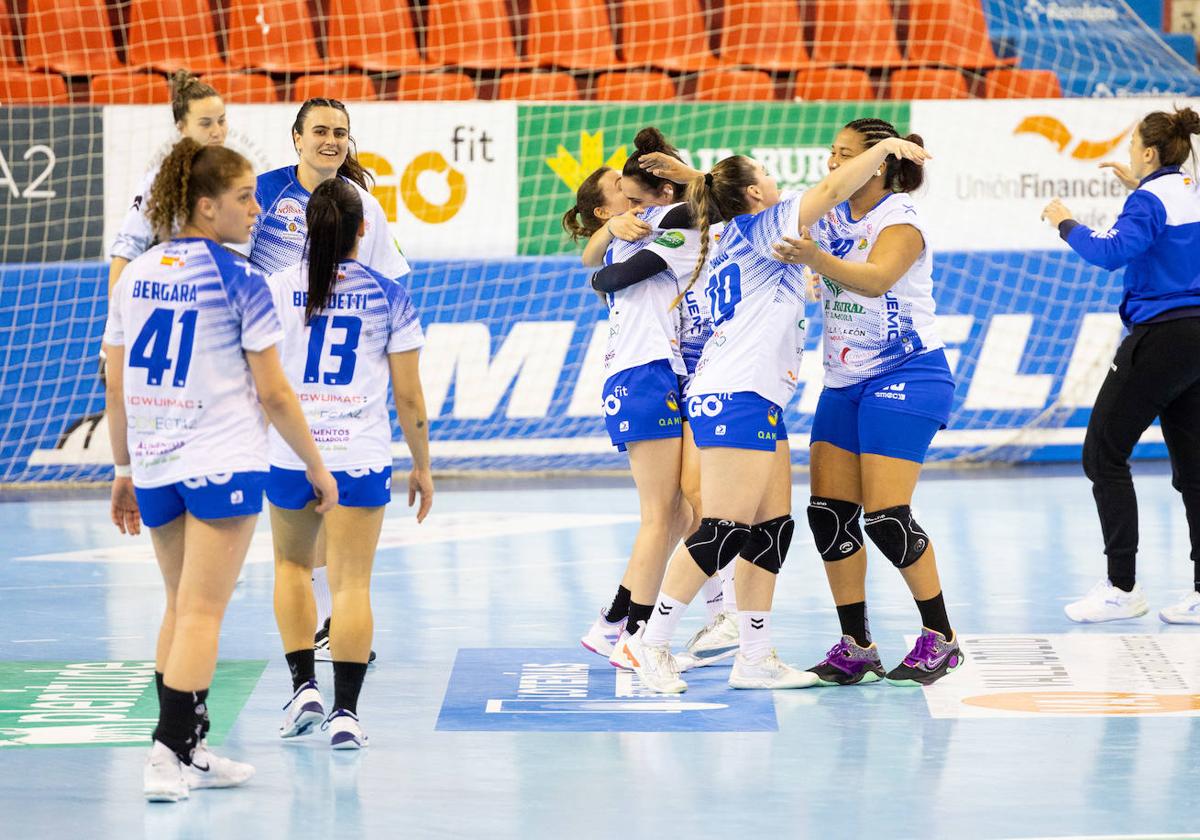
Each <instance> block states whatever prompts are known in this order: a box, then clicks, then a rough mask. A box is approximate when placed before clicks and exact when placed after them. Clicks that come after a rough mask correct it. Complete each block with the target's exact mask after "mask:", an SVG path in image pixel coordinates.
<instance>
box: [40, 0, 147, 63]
mask: <svg viewBox="0 0 1200 840" xmlns="http://www.w3.org/2000/svg"><path fill="white" fill-rule="evenodd" d="M23 31H24V33H25V40H24V45H25V66H26V67H28V68H30V69H42V68H48V69H51V70H57V71H58V72H60V73H62V74H64V75H67V76H90V75H92V74H93V73H115V72H118V71H120V70H124V69H125V66H124V65H123V64H121V62H120V60H119V59H118V58H117V50H116V47H115V46H114V44H113V36H112V29H111V28H110V25H109V20H108V10H107V9H106V8H105V6H104V0H73V1H72V2H70V3H64V2H62V0H28V3H27V4H26V6H25V20H24V29H23Z"/></svg>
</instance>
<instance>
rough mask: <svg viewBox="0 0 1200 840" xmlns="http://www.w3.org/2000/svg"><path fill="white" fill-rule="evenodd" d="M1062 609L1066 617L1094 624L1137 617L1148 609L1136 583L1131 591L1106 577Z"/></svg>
mask: <svg viewBox="0 0 1200 840" xmlns="http://www.w3.org/2000/svg"><path fill="white" fill-rule="evenodd" d="M1063 611H1064V612H1066V614H1067V618H1069V619H1071V620H1072V621H1078V622H1079V623H1080V624H1095V623H1097V622H1101V621H1121V620H1122V619H1127V618H1138V617H1140V616H1143V615H1145V614H1146V613H1148V612H1149V611H1150V605H1149V604H1147V603H1146V596H1145V595H1143V594H1142V588H1141V587H1140V586H1138V585H1137V584H1136V583H1135V584H1134V585H1133V591H1132V592H1126V591H1125V590H1123V589H1119V588H1117V587H1115V586H1113V585H1112V583H1111V582H1109V580H1108V579H1107V578H1105V579H1104V580H1102V581H1100V582H1099V583H1097V584H1096V585H1095V586H1093V587H1092V588H1091V589H1090V590H1089V591H1088V594H1086V595H1084V596H1083V597H1082V598H1080V599H1079V600H1078V601H1075V602H1074V603H1071V604H1067V605H1066V606H1065V607H1064V608H1063Z"/></svg>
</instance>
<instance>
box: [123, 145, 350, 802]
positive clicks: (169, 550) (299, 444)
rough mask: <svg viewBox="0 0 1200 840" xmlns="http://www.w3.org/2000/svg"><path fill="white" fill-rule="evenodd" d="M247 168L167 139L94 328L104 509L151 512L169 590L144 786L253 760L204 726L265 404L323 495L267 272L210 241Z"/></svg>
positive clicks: (226, 238) (175, 793) (249, 509)
mask: <svg viewBox="0 0 1200 840" xmlns="http://www.w3.org/2000/svg"><path fill="white" fill-rule="evenodd" d="M254 183H255V182H254V172H253V170H252V169H251V168H250V164H249V163H248V162H247V161H246V159H245V158H243V157H242V156H241V155H239V154H237V153H236V152H233V151H231V150H229V149H225V148H221V147H218V146H201V145H200V144H198V143H196V142H195V141H194V140H192V139H190V138H184V139H183V140H180V141H179V142H178V143H177V144H176V145H175V147H174V149H172V151H171V153H170V154H169V155H168V156H167V158H166V160H164V161H163V164H162V168H161V169H160V171H159V174H158V178H157V179H155V182H154V185H153V188H152V190H151V193H150V218H151V220H152V221H153V223H154V225H155V228H156V230H157V231H159V233H160V234H161V235H162V237H163V238H164V239H169V240H170V241H167V242H164V243H163V244H161V245H156V246H154V247H153V248H151V249H150V250H148V251H147V252H146V253H144V254H142V255H141V256H140V257H137V258H136V259H134V260H133V261H132V262H130V264H129V266H128V267H127V268H126V270H125V271H124V272H123V273H122V275H121V279H120V280H119V281H118V282H117V286H116V288H115V289H114V290H113V294H112V299H111V305H110V307H109V315H108V323H107V325H106V327H105V331H104V345H105V349H106V350H107V352H108V358H109V360H110V361H111V362H112V367H111V369H110V370H109V377H108V389H107V406H106V408H107V411H108V416H109V436H110V439H111V443H112V450H113V458H114V461H115V464H116V468H115V472H116V479H115V480H114V482H113V490H112V520H113V523H114V524H115V525H116V526H117V527H118V528H119V529H120V530H121V532H122V533H131V534H137V533H139V532H140V530H141V525H142V523H144V524H145V525H146V526H148V527H149V528H150V534H151V538H152V541H153V544H154V552H155V555H156V556H157V558H158V564H159V568H160V569H161V571H162V575H163V582H164V584H165V587H166V593H167V607H166V612H165V614H164V616H163V622H162V626H161V629H160V631H159V636H158V649H157V652H156V654H155V665H156V672H157V673H156V677H157V682H158V684H159V718H158V727H157V728H156V729H155V731H154V744H153V746H152V748H151V750H150V755H149V757H148V759H147V761H146V766H145V771H144V778H143V787H144V792H145V795H146V797H147V798H148V799H150V800H154V801H176V800H179V799H186V798H187V796H188V792H189V790H191V789H197V788H203V787H230V786H233V785H238V784H241V783H242V782H244V781H246V780H247V779H249V778H250V776H251V775H253V773H254V768H253V767H251V766H250V765H248V764H242V763H240V762H235V761H231V760H229V759H227V758H221V757H219V756H216V755H214V754H213V753H212V751H211V750H209V749H208V748H207V745H206V743H205V741H204V735H205V733H206V731H207V728H208V713H207V705H206V704H207V696H208V689H209V685H210V684H211V682H212V675H213V670H214V668H215V666H216V661H217V639H218V635H219V633H220V629H221V617H222V615H223V614H224V611H225V606H226V604H227V603H228V601H229V596H230V594H231V593H232V591H233V586H234V583H235V581H236V580H237V575H238V571H239V569H240V568H241V565H242V562H243V560H244V559H245V557H246V549H247V548H248V547H249V544H250V538H251V536H252V535H253V533H254V524H255V521H256V520H257V518H258V513H259V512H260V511H261V510H262V491H263V485H264V483H265V482H266V478H267V458H266V447H267V433H266V428H265V425H264V420H263V411H265V412H266V415H267V417H268V418H270V421H271V423H272V424H273V426H274V428H276V429H277V430H278V431H279V433H280V434H282V435H283V436H284V437H285V438H286V439H287V441H288V442H289V444H290V445H291V446H292V447H294V448H295V450H296V451H297V452H298V453H300V455H301V457H302V459H303V462H304V465H305V467H306V468H307V470H308V475H309V477H310V478H311V479H312V482H313V484H314V486H316V487H317V488H318V495H319V496H320V497H321V509H322V510H327V509H329V508H331V507H332V506H333V505H334V504H336V503H337V483H336V481H335V480H334V478H333V476H332V475H331V474H330V473H329V471H328V470H326V469H325V466H324V464H323V463H322V461H321V455H320V453H319V452H318V451H317V447H316V444H315V443H314V442H313V439H312V436H311V435H310V434H309V431H308V424H307V423H306V422H305V419H304V414H303V412H302V411H301V409H300V403H299V401H298V400H297V399H296V395H295V393H294V392H293V391H292V388H291V386H290V385H288V382H287V378H286V377H285V376H284V372H283V368H282V367H281V366H280V364H279V357H278V355H277V352H276V349H275V345H276V343H278V341H279V340H280V339H281V338H282V335H283V333H282V330H281V329H280V324H279V319H278V317H277V315H276V312H275V306H274V304H273V302H272V299H271V294H270V291H269V289H268V288H267V284H266V278H264V277H263V276H262V275H261V274H260V273H259V272H257V271H255V270H253V269H252V268H250V267H249V266H248V265H247V264H246V262H245V260H244V259H242V258H241V257H239V256H237V255H235V254H233V253H231V252H229V251H227V250H226V249H225V248H223V247H222V245H221V243H222V242H244V241H245V240H246V237H247V236H249V233H250V227H251V225H252V224H253V223H254V217H255V215H256V214H257V213H258V209H259V207H258V204H257V203H256V202H255V200H254ZM173 230H178V234H177V235H174V236H172V231H173ZM127 345H128V352H127V351H126V346H127Z"/></svg>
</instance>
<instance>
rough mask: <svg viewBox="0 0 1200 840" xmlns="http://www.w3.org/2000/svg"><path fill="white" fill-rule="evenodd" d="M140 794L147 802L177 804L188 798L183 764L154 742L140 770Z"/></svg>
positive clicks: (163, 746)
mask: <svg viewBox="0 0 1200 840" xmlns="http://www.w3.org/2000/svg"><path fill="white" fill-rule="evenodd" d="M142 793H144V794H145V795H146V800H147V801H148V802H178V801H179V800H181V799H187V798H188V783H187V779H186V778H184V775H183V762H182V761H180V760H179V756H177V755H175V753H174V752H173V751H172V750H171V748H170V747H168V746H167V745H166V744H163V743H160V742H159V741H155V742H154V744H153V745H152V746H151V747H150V754H149V755H148V756H146V766H145V767H144V768H143V769H142Z"/></svg>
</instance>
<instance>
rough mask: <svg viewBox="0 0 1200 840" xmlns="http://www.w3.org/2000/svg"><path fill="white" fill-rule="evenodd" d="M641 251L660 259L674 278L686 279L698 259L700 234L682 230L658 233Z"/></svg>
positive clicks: (690, 274)
mask: <svg viewBox="0 0 1200 840" xmlns="http://www.w3.org/2000/svg"><path fill="white" fill-rule="evenodd" d="M643 250H644V251H645V252H648V253H651V254H656V255H657V256H658V257H660V258H661V259H662V261H663V262H665V263H666V264H667V268H668V269H670V271H671V273H672V274H674V275H675V277H676V278H678V279H686V278H688V277H691V276H692V272H693V271H695V270H696V263H697V262H698V261H699V259H700V232H699V231H697V230H690V229H683V228H676V229H672V230H663V231H659V232H658V235H657V236H655V237H654V239H652V240H651V241H650V244H649V245H647V246H646V247H645V248H644V249H643Z"/></svg>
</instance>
